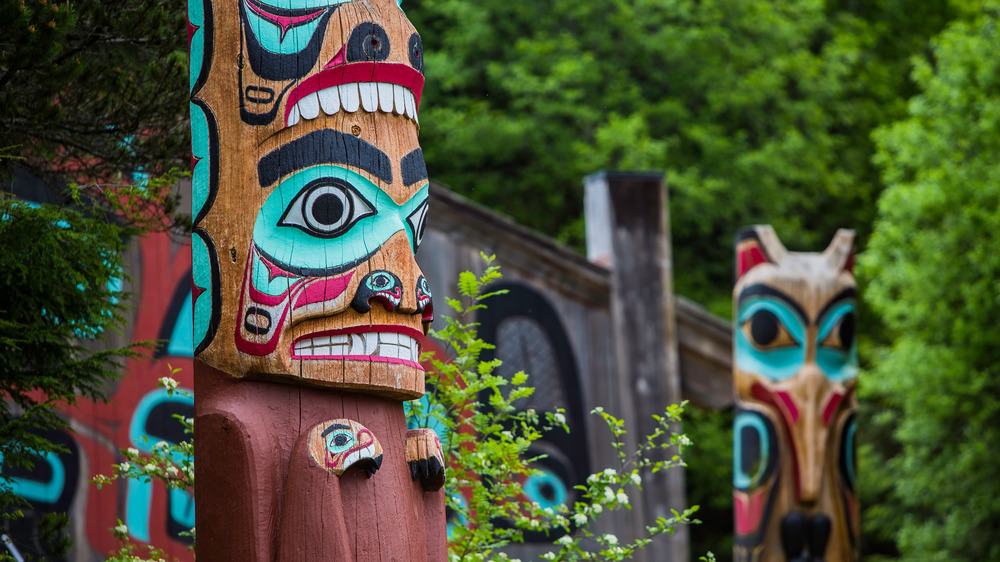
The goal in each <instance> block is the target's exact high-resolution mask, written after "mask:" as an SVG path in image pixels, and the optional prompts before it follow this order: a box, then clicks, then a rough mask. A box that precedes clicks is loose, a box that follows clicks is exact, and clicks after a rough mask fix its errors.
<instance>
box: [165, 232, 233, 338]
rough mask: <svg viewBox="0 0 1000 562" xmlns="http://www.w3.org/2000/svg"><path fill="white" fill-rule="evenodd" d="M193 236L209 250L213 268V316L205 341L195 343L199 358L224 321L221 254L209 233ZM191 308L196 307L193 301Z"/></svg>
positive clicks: (193, 233)
mask: <svg viewBox="0 0 1000 562" xmlns="http://www.w3.org/2000/svg"><path fill="white" fill-rule="evenodd" d="M191 235H192V236H198V237H199V238H201V239H202V241H203V242H204V243H205V248H207V249H208V261H209V264H211V268H212V270H211V276H212V286H211V288H210V290H211V291H212V296H211V298H212V314H211V316H210V317H209V320H208V332H206V333H205V339H203V340H201V341H200V342H194V345H195V348H194V354H195V356H197V355H198V354H199V353H201V352H202V351H205V348H206V347H208V345H209V344H210V343H212V340H213V339H215V332H216V331H218V329H219V322H220V321H221V320H222V286H221V285H222V280H221V277H220V275H219V254H218V253H217V252H216V251H215V243H214V242H212V238H211V237H210V236H209V235H208V232H206V231H204V230H202V229H200V228H196V229H194V231H193V232H191ZM191 306H192V307H193V306H194V301H193V300H192V302H191ZM171 331H172V328H171Z"/></svg>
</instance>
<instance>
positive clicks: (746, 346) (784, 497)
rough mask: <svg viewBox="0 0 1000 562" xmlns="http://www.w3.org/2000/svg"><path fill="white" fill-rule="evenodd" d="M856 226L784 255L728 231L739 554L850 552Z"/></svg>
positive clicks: (830, 555) (758, 231)
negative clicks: (814, 249) (824, 244)
mask: <svg viewBox="0 0 1000 562" xmlns="http://www.w3.org/2000/svg"><path fill="white" fill-rule="evenodd" d="M853 242H854V232H853V231H850V230H840V231H838V232H837V234H836V236H835V237H834V239H833V241H832V242H831V243H830V245H829V247H828V248H827V249H826V251H824V252H823V253H798V252H789V251H787V250H786V249H785V247H784V246H783V245H782V244H781V241H780V240H778V237H777V235H776V234H775V233H774V230H773V229H772V228H771V227H770V226H755V227H750V228H747V229H743V230H741V231H740V233H739V234H738V235H737V237H736V287H735V289H734V291H733V304H734V307H735V322H736V326H735V330H734V335H733V340H734V353H735V357H734V361H733V383H734V387H735V397H736V414H735V425H734V428H733V437H734V451H733V453H734V463H733V464H734V471H735V474H734V478H733V488H734V490H733V495H734V502H733V503H734V508H735V524H736V537H735V544H734V559H735V560H737V561H745V562H752V561H772V560H773V561H790V562H791V561H794V562H820V561H827V562H840V561H848V560H856V559H857V558H858V536H859V530H860V522H859V508H858V503H857V498H856V497H855V466H856V464H855V456H854V434H855V427H856V425H855V411H856V409H857V399H856V396H855V390H856V388H857V373H858V358H857V344H856V341H855V322H856V318H857V311H856V309H857V289H856V285H855V282H854V275H853V273H852V269H853V265H854V251H853Z"/></svg>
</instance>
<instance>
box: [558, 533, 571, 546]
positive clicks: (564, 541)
mask: <svg viewBox="0 0 1000 562" xmlns="http://www.w3.org/2000/svg"><path fill="white" fill-rule="evenodd" d="M572 542H573V537H571V536H569V535H563V536H561V537H559V538H558V539H556V544H558V545H562V546H566V545H568V544H570V543H572Z"/></svg>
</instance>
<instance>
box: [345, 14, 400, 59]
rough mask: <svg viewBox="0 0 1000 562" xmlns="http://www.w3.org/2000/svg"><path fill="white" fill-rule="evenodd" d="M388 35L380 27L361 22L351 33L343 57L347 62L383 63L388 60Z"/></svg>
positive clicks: (375, 24) (368, 22)
mask: <svg viewBox="0 0 1000 562" xmlns="http://www.w3.org/2000/svg"><path fill="white" fill-rule="evenodd" d="M389 48H390V45H389V34H388V33H386V32H385V30H384V29H382V26H380V25H378V24H377V23H372V22H370V21H366V22H362V23H360V24H358V26H357V27H355V28H354V31H352V32H351V37H350V38H349V39H348V40H347V48H346V49H345V52H344V55H345V56H346V57H347V62H349V63H350V62H362V61H369V62H371V61H375V62H378V61H384V60H385V59H387V58H389Z"/></svg>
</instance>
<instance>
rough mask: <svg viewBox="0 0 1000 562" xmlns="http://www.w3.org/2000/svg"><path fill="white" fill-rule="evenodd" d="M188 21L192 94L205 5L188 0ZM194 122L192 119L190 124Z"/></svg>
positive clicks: (202, 39) (200, 61) (202, 42)
mask: <svg viewBox="0 0 1000 562" xmlns="http://www.w3.org/2000/svg"><path fill="white" fill-rule="evenodd" d="M187 5H188V21H189V22H190V23H191V25H192V26H194V27H196V28H197V29H195V31H194V33H193V34H192V35H191V49H190V53H191V54H190V59H189V65H190V70H189V72H188V80H189V83H188V92H190V93H193V92H194V83H195V81H196V80H198V76H200V75H201V65H202V64H203V62H204V50H205V30H204V27H205V13H204V9H205V5H204V4H203V3H202V2H200V1H199V0H188V3H187ZM193 121H194V120H193V119H192V122H193ZM195 215H197V213H195Z"/></svg>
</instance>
